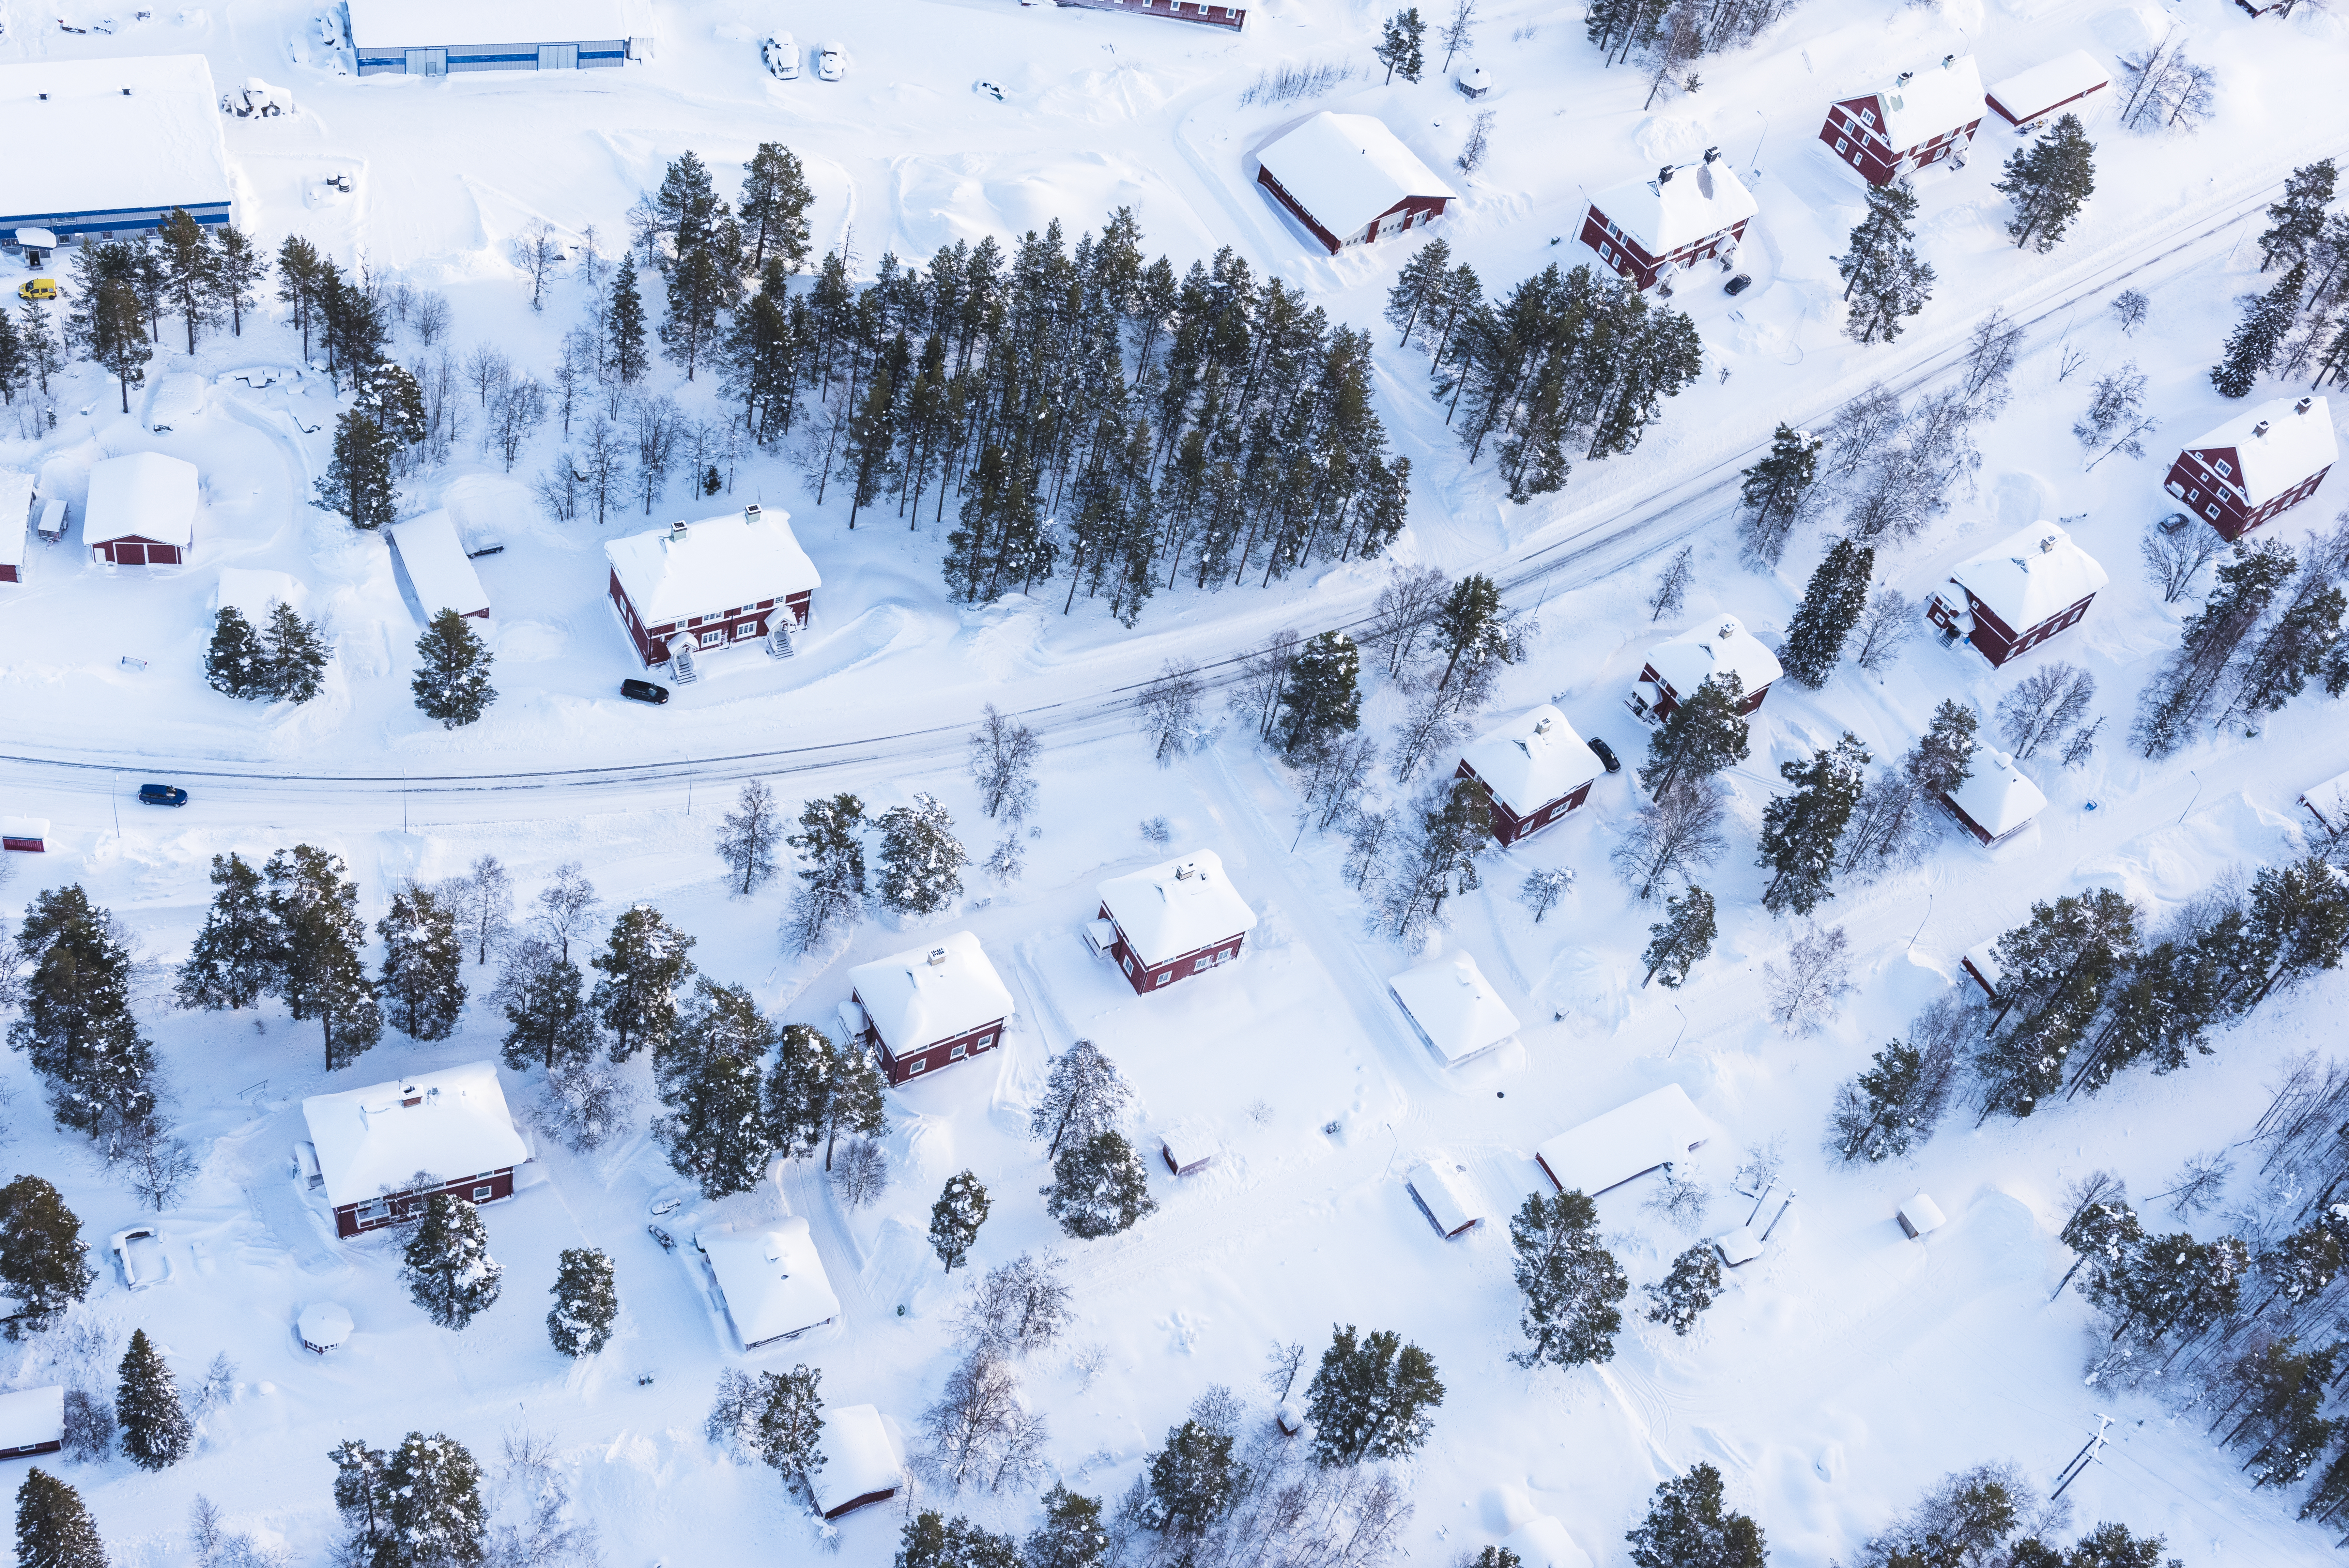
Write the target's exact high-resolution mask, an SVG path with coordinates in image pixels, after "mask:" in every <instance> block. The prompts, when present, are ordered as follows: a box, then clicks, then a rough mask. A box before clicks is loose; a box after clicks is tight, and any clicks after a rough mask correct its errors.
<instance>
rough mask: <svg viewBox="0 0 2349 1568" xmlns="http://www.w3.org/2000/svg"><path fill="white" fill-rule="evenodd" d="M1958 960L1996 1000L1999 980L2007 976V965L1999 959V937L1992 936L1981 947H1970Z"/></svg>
mask: <svg viewBox="0 0 2349 1568" xmlns="http://www.w3.org/2000/svg"><path fill="white" fill-rule="evenodd" d="M1959 962H1960V963H1961V964H1962V965H1963V966H1964V967H1965V969H1966V970H1967V971H1968V972H1969V973H1971V975H1972V976H1973V978H1974V983H1975V984H1976V985H1979V986H1981V987H1982V990H1984V991H1985V992H1989V993H1990V995H1991V997H1992V1000H1996V998H1997V996H1998V982H1999V981H2002V980H2004V979H2005V978H2006V969H2005V966H2004V965H2002V964H2001V963H2000V962H1999V961H1998V939H1997V938H1996V937H1992V939H1991V940H1988V941H1986V942H1984V943H1982V945H1981V946H1980V947H1971V948H1968V949H1967V950H1965V951H1964V952H1963V953H1961V954H1960V955H1959Z"/></svg>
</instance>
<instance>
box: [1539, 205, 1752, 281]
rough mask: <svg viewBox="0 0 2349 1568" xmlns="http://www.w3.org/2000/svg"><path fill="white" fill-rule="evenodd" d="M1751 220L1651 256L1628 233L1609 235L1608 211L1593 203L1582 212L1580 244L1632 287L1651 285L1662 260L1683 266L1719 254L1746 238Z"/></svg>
mask: <svg viewBox="0 0 2349 1568" xmlns="http://www.w3.org/2000/svg"><path fill="white" fill-rule="evenodd" d="M1750 222H1752V220H1751V219H1746V218H1741V219H1739V220H1738V221H1737V222H1736V223H1732V224H1731V225H1730V226H1729V227H1728V228H1725V229H1716V230H1714V231H1713V233H1712V234H1707V235H1705V236H1704V238H1702V239H1701V240H1692V241H1691V242H1690V243H1688V244H1684V245H1682V246H1681V248H1680V249H1678V250H1676V251H1674V252H1673V253H1672V254H1670V255H1668V256H1661V257H1658V256H1651V255H1650V254H1648V252H1647V249H1646V247H1645V246H1643V245H1641V244H1640V242H1639V241H1637V240H1635V239H1633V238H1632V237H1631V236H1630V235H1629V234H1609V233H1608V231H1607V223H1608V219H1607V214H1606V213H1602V212H1600V211H1599V208H1598V207H1597V206H1596V205H1593V206H1591V207H1588V208H1587V209H1585V210H1584V212H1583V214H1582V235H1581V238H1582V243H1583V244H1586V245H1588V246H1589V247H1590V248H1591V249H1592V250H1594V251H1597V252H1598V253H1599V260H1600V261H1602V262H1605V263H1606V264H1607V265H1609V266H1610V267H1612V268H1614V269H1615V272H1616V274H1617V275H1619V276H1622V277H1628V278H1630V280H1631V286H1633V287H1634V288H1648V287H1651V286H1653V285H1654V284H1655V281H1656V274H1657V273H1659V272H1661V271H1662V270H1663V265H1664V263H1666V262H1678V263H1680V264H1682V265H1687V264H1688V263H1690V262H1693V261H1701V260H1703V259H1704V258H1706V257H1708V256H1716V255H1719V254H1721V247H1722V246H1723V245H1725V244H1731V243H1732V242H1733V241H1737V240H1742V239H1744V237H1745V225H1746V224H1747V223H1750Z"/></svg>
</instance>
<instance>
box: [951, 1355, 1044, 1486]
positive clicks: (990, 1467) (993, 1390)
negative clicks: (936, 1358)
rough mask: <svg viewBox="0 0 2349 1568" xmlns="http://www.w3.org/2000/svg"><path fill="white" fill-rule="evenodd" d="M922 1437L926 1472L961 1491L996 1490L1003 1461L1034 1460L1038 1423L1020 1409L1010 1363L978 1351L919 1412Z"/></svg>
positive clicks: (1002, 1357) (967, 1356)
mask: <svg viewBox="0 0 2349 1568" xmlns="http://www.w3.org/2000/svg"><path fill="white" fill-rule="evenodd" d="M922 1431H923V1434H924V1436H926V1438H928V1439H929V1451H928V1452H927V1453H926V1455H924V1456H923V1457H924V1459H926V1461H927V1466H928V1468H929V1469H931V1470H932V1471H933V1473H935V1474H936V1477H937V1478H938V1479H939V1480H942V1481H944V1482H946V1483H947V1485H949V1486H951V1487H954V1488H956V1489H957V1490H959V1489H960V1488H962V1487H964V1486H966V1485H969V1484H972V1483H978V1484H980V1485H990V1486H991V1485H994V1484H997V1482H998V1480H999V1477H1000V1476H1002V1474H1003V1471H1004V1468H1005V1465H1006V1462H1007V1461H1013V1462H1016V1461H1017V1460H1018V1459H1019V1457H1020V1456H1021V1455H1022V1454H1023V1452H1024V1453H1029V1454H1032V1452H1033V1449H1034V1447H1035V1446H1036V1444H1037V1442H1038V1440H1039V1439H1040V1436H1041V1422H1040V1418H1039V1417H1030V1415H1029V1413H1028V1411H1027V1409H1026V1408H1025V1407H1023V1406H1022V1405H1021V1403H1020V1398H1019V1374H1018V1373H1017V1372H1015V1371H1014V1370H1012V1366H1011V1363H1010V1360H1009V1358H1008V1357H1006V1356H1005V1355H1004V1354H1003V1353H1002V1352H1001V1351H1000V1350H998V1349H996V1348H994V1347H993V1346H991V1345H976V1346H974V1347H972V1349H971V1351H970V1354H969V1355H966V1356H965V1357H964V1358H963V1361H962V1364H961V1365H960V1366H957V1367H956V1368H955V1369H954V1371H953V1372H952V1373H950V1374H948V1375H947V1382H946V1386H945V1387H944V1388H942V1389H940V1390H939V1391H938V1398H937V1402H936V1404H934V1405H932V1406H931V1407H929V1408H928V1409H926V1410H925V1411H923V1412H922ZM1013 1479H1015V1480H1016V1479H1018V1478H1016V1477H1015V1478H1013Z"/></svg>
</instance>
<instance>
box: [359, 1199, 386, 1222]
mask: <svg viewBox="0 0 2349 1568" xmlns="http://www.w3.org/2000/svg"><path fill="white" fill-rule="evenodd" d="M390 1218H391V1204H390V1202H389V1201H388V1199H381V1198H378V1199H373V1200H372V1201H370V1202H367V1203H362V1204H360V1205H359V1215H358V1219H359V1223H360V1224H361V1225H380V1224H382V1223H383V1222H384V1221H385V1220H388V1219H390Z"/></svg>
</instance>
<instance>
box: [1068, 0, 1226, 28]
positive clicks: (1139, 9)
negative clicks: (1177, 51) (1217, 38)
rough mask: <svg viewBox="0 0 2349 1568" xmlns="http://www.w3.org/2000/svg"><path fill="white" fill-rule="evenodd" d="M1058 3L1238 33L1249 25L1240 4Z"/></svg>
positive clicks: (1169, 0)
mask: <svg viewBox="0 0 2349 1568" xmlns="http://www.w3.org/2000/svg"><path fill="white" fill-rule="evenodd" d="M1055 4H1058V5H1071V6H1077V7H1081V9H1084V10H1087V11H1124V12H1129V13H1131V14H1133V15H1134V16H1164V17H1166V18H1168V19H1169V20H1172V21H1176V22H1200V23H1205V24H1206V26H1210V27H1228V28H1230V29H1231V30H1232V31H1233V32H1235V33H1237V32H1238V31H1239V30H1240V29H1241V28H1242V27H1244V26H1247V10H1246V8H1244V7H1242V6H1238V5H1205V4H1202V0H1055Z"/></svg>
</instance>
